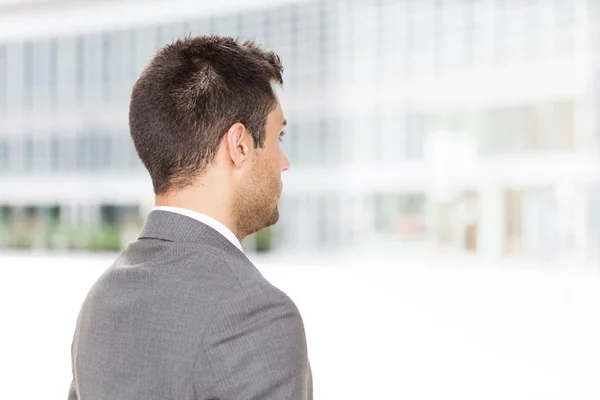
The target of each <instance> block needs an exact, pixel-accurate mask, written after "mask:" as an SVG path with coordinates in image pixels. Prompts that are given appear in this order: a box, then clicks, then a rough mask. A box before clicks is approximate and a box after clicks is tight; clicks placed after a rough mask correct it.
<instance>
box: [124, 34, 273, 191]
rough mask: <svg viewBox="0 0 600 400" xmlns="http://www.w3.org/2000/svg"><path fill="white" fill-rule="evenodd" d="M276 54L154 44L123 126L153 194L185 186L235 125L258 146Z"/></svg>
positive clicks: (229, 44)
mask: <svg viewBox="0 0 600 400" xmlns="http://www.w3.org/2000/svg"><path fill="white" fill-rule="evenodd" d="M282 74H283V67H282V64H281V59H280V58H279V56H278V55H277V54H276V53H274V52H272V51H268V50H265V49H263V48H261V47H260V46H259V45H257V44H256V43H254V42H252V41H245V42H240V41H239V40H238V39H234V38H231V37H221V36H196V37H191V36H188V37H185V38H183V39H178V40H176V41H175V42H173V43H172V44H170V45H167V46H165V47H164V48H162V49H160V50H159V51H158V52H157V53H156V54H155V55H154V57H153V58H152V59H151V60H150V62H149V64H148V66H147V67H146V69H145V70H144V72H143V73H142V74H141V76H140V77H139V79H138V80H137V82H136V83H135V85H134V86H133V90H132V94H131V101H130V105H129V130H130V134H131V137H132V139H133V143H134V146H135V149H136V151H137V154H138V156H139V158H140V159H141V161H142V163H143V164H144V166H145V167H146V169H147V170H148V172H149V174H150V177H151V179H152V185H153V187H154V193H156V194H164V193H166V192H167V191H169V190H173V189H175V190H176V189H181V188H184V187H186V186H189V185H190V184H191V183H192V182H193V179H194V178H195V177H196V176H198V175H199V174H201V173H202V172H204V171H205V170H206V168H207V167H208V166H209V165H210V164H211V163H212V162H213V161H214V158H215V155H216V151H217V149H218V147H219V143H220V141H221V139H222V138H223V136H224V135H225V133H226V132H227V131H228V130H229V128H230V127H231V125H233V124H235V123H237V122H240V123H242V124H244V126H245V127H246V129H248V131H249V132H250V133H251V135H252V138H253V140H254V146H255V147H257V148H258V147H263V145H264V141H265V125H266V120H267V116H268V115H269V113H270V112H272V111H273V110H274V109H275V107H276V106H277V100H276V96H275V93H274V90H273V83H274V82H275V83H277V84H280V85H282V84H283V78H282Z"/></svg>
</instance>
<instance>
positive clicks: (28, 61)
mask: <svg viewBox="0 0 600 400" xmlns="http://www.w3.org/2000/svg"><path fill="white" fill-rule="evenodd" d="M32 106H33V44H32V43H31V42H26V43H25V44H24V45H23V107H24V108H25V109H26V110H30V109H31V108H32Z"/></svg>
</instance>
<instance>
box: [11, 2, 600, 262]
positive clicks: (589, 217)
mask: <svg viewBox="0 0 600 400" xmlns="http://www.w3.org/2000/svg"><path fill="white" fill-rule="evenodd" d="M229 3H231V4H229ZM240 4H242V2H228V1H223V2H221V4H219V5H206V6H205V5H198V4H195V2H189V1H175V2H153V3H151V4H150V2H119V3H118V4H115V3H113V2H106V3H98V2H93V3H89V4H86V3H85V2H78V3H77V4H76V5H73V4H72V3H66V4H65V3H61V4H59V5H56V6H54V7H44V8H43V9H38V8H35V7H33V8H31V9H26V10H22V9H19V8H18V7H17V8H16V10H11V12H10V13H6V15H7V16H6V17H0V26H2V28H1V29H0V207H1V208H0V210H1V212H0V218H3V220H4V221H6V223H7V224H9V226H11V228H10V229H12V230H13V231H14V229H16V228H15V226H18V225H19V224H20V223H21V222H22V221H27V220H31V221H35V223H36V224H40V223H41V224H48V223H49V221H54V222H56V221H58V222H59V223H61V224H67V225H81V224H86V225H88V226H92V227H94V226H98V225H100V224H102V223H110V224H113V225H114V224H120V226H121V228H119V229H121V230H124V229H129V230H130V231H131V235H129V236H128V237H131V236H134V235H135V231H136V229H137V228H136V226H137V225H138V224H139V221H140V220H141V219H142V218H143V217H144V216H145V213H146V212H147V211H148V210H149V208H150V207H151V205H152V199H153V198H152V193H151V185H150V182H149V178H148V177H147V174H146V172H145V170H144V169H143V167H142V165H141V163H140V162H139V160H138V159H137V156H136V154H135V151H134V149H133V146H132V144H131V140H130V138H129V135H128V128H127V108H128V100H129V93H130V90H131V86H132V84H133V83H134V82H135V79H136V78H137V77H138V75H139V74H140V72H141V71H142V69H143V68H144V66H145V64H146V63H147V62H148V60H149V58H150V57H151V55H152V54H153V52H154V51H155V50H156V49H157V48H159V47H161V46H163V45H165V44H167V43H170V42H171V41H172V40H173V39H175V38H176V37H178V36H183V35H187V34H205V33H217V34H222V35H232V36H239V37H242V38H251V39H257V40H258V41H260V42H261V43H263V44H264V45H265V46H267V47H269V48H272V49H273V50H275V51H277V52H278V53H279V54H280V55H281V57H282V59H283V62H284V67H285V73H284V81H285V85H284V88H283V90H282V92H281V95H280V96H281V100H282V104H283V107H284V110H285V113H286V116H287V119H288V120H289V121H290V126H289V128H287V129H286V131H288V133H289V135H287V136H286V137H285V139H284V147H285V149H286V151H287V152H288V155H289V157H290V160H291V162H292V168H291V169H290V170H289V171H288V172H286V173H285V174H284V184H285V190H284V196H283V198H282V202H281V206H280V209H281V220H280V222H279V224H278V225H277V226H276V227H274V228H273V247H274V248H276V249H279V250H288V251H289V250H298V251H318V250H323V249H334V248H337V249H344V248H347V247H355V248H356V247H357V246H363V245H364V246H365V247H373V246H381V247H382V249H383V248H398V247H400V248H407V249H408V248H411V247H414V248H424V249H428V250H430V249H432V248H434V249H444V248H450V249H455V250H459V251H467V252H475V253H478V254H481V255H484V256H487V257H490V258H496V257H501V256H505V255H515V256H525V257H533V258H540V259H553V258H556V257H577V258H580V259H585V260H599V259H600V228H599V225H600V224H598V223H597V221H599V220H600V194H599V192H600V162H599V150H600V141H599V139H600V130H599V129H600V119H598V118H599V115H600V113H599V112H598V111H599V110H600V108H599V106H600V101H599V99H600V96H599V94H600V81H599V77H600V73H599V72H600V71H599V70H598V66H599V63H598V55H599V52H598V50H596V49H597V48H599V46H598V45H599V44H600V32H599V31H598V27H597V26H595V24H593V21H594V18H598V17H600V7H599V5H598V4H597V2H596V1H595V0H552V1H550V0H549V1H527V2H525V1H517V0H514V1H512V0H452V1H450V0H444V1H438V0H378V1H375V0H373V1H361V0H312V1H311V0H306V1H287V0H286V1H280V2H276V1H263V2H259V3H256V4H252V5H248V4H246V5H243V6H240ZM240 7H243V8H240ZM2 18H3V19H2ZM40 221H41V222H40ZM254 239H255V238H251V239H250V240H249V243H248V244H247V246H249V247H252V246H253V245H254V242H253V240H254Z"/></svg>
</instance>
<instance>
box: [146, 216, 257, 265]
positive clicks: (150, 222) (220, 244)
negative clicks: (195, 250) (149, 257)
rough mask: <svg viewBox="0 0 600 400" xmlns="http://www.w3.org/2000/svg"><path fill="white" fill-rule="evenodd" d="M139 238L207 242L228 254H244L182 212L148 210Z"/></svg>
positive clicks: (225, 239) (212, 230)
mask: <svg viewBox="0 0 600 400" xmlns="http://www.w3.org/2000/svg"><path fill="white" fill-rule="evenodd" d="M139 239H160V240H167V241H170V242H176V243H198V244H208V245H210V246H213V247H216V248H219V249H221V250H223V251H225V252H227V253H229V254H238V253H239V254H241V255H244V253H243V252H242V251H241V250H240V249H239V248H237V247H236V246H235V245H234V244H233V243H231V241H229V240H228V239H227V238H226V237H225V236H223V235H222V234H221V233H219V232H218V231H217V230H215V229H214V228H212V227H210V226H208V225H207V224H205V223H203V222H200V221H198V220H196V219H193V218H190V217H188V216H185V215H182V214H176V213H172V212H169V211H164V210H152V211H150V213H149V214H148V217H147V218H146V222H145V223H144V226H143V227H142V231H141V232H140V236H139ZM244 258H245V255H244Z"/></svg>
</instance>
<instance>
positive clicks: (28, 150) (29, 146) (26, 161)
mask: <svg viewBox="0 0 600 400" xmlns="http://www.w3.org/2000/svg"><path fill="white" fill-rule="evenodd" d="M22 162H23V164H22V167H23V170H24V171H26V172H30V171H32V170H33V168H34V164H35V146H34V141H33V138H32V137H28V138H25V139H24V140H23V161H22Z"/></svg>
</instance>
